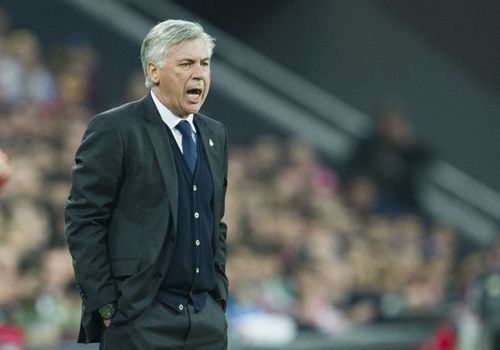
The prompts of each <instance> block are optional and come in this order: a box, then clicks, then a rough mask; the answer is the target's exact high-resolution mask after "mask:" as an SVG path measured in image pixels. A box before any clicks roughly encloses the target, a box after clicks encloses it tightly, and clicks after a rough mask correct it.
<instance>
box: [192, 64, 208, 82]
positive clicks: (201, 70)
mask: <svg viewBox="0 0 500 350" xmlns="http://www.w3.org/2000/svg"><path fill="white" fill-rule="evenodd" d="M209 73H210V69H209V67H208V66H206V65H204V63H201V62H198V63H197V64H195V65H194V67H193V77H194V78H195V79H202V78H204V77H206V76H207V75H208V74H209Z"/></svg>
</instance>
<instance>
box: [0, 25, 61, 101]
mask: <svg viewBox="0 0 500 350" xmlns="http://www.w3.org/2000/svg"><path fill="white" fill-rule="evenodd" d="M6 51H7V52H6V54H4V55H3V56H2V57H0V101H2V103H3V104H7V105H11V106H18V105H21V104H23V103H31V102H36V103H40V104H42V105H43V104H45V105H47V104H50V103H52V102H54V100H55V98H56V89H55V83H54V80H53V78H52V76H51V74H50V73H49V71H48V70H47V69H46V68H45V66H44V65H43V63H42V61H41V57H40V44H39V41H38V38H37V36H36V35H35V34H34V33H32V32H30V31H28V30H15V31H12V32H10V33H9V35H8V37H7V45H6Z"/></svg>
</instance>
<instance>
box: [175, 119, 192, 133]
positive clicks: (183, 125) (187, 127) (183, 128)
mask: <svg viewBox="0 0 500 350" xmlns="http://www.w3.org/2000/svg"><path fill="white" fill-rule="evenodd" d="M176 128H177V130H179V131H180V132H181V134H182V136H184V137H192V135H193V131H192V129H191V124H189V122H188V121H187V120H182V121H180V122H179V124H177V126H176Z"/></svg>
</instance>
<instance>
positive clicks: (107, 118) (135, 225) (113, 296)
mask: <svg viewBox="0 0 500 350" xmlns="http://www.w3.org/2000/svg"><path fill="white" fill-rule="evenodd" d="M194 122H195V125H196V127H197V130H198V135H199V139H200V140H201V144H202V147H203V149H204V151H205V153H206V155H207V159H208V164H209V168H210V171H211V173H212V178H213V185H214V196H213V203H212V208H213V214H214V219H215V220H214V222H215V227H214V236H213V237H214V242H213V245H214V247H215V250H214V251H215V255H214V261H215V271H216V281H217V287H216V290H214V292H213V296H214V298H216V299H218V300H220V301H221V302H222V304H224V305H225V301H226V300H227V277H226V274H225V263H226V253H225V250H226V249H225V247H226V246H225V241H226V233H227V227H226V225H225V224H224V223H223V222H222V217H223V215H224V199H225V193H226V187H227V158H228V151H227V133H226V129H225V128H224V126H223V125H222V124H221V123H219V122H217V121H215V120H213V119H210V118H208V117H205V116H203V115H201V114H195V116H194ZM177 203H178V183H177V173H176V170H175V164H174V159H173V153H172V149H171V145H170V142H169V139H168V135H167V131H166V129H165V126H164V124H163V121H162V120H161V117H160V115H159V113H158V110H157V109H156V106H155V105H154V102H153V100H152V98H151V95H150V94H147V95H146V96H145V97H144V98H143V99H142V100H140V101H135V102H131V103H129V104H126V105H123V106H121V107H118V108H115V109H112V110H109V111H106V112H104V113H102V114H99V115H97V116H95V117H94V118H93V119H92V120H91V122H90V123H89V126H88V127H87V130H86V131H85V134H84V136H83V140H82V143H81V145H80V147H79V149H78V151H77V154H76V165H75V166H74V167H73V170H72V187H71V191H70V195H69V198H68V201H67V203H66V208H65V221H66V237H67V242H68V246H69V249H70V252H71V255H72V257H73V265H74V270H75V278H76V282H77V285H78V287H79V288H80V291H81V293H80V294H81V296H82V299H83V311H82V325H81V329H80V336H79V339H78V341H79V342H85V343H87V342H98V341H99V339H100V336H101V333H102V329H103V323H102V320H101V319H100V316H99V314H98V313H97V310H98V308H99V307H100V306H102V305H105V304H107V303H109V302H112V301H117V302H118V311H117V313H116V314H115V316H114V318H113V323H114V324H120V323H122V322H123V323H126V322H127V321H128V320H131V319H133V318H134V317H136V316H137V315H138V314H139V313H140V312H141V311H143V310H144V309H145V308H146V307H147V306H148V305H149V304H150V303H151V301H152V299H153V298H154V296H155V294H156V292H157V290H158V288H159V286H160V283H161V281H162V277H163V276H164V275H165V273H166V271H167V269H168V266H169V264H170V260H171V257H172V253H173V248H174V244H173V242H174V241H175V239H176V232H177V230H176V227H177V210H178V208H177Z"/></svg>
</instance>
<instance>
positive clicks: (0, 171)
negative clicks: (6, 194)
mask: <svg viewBox="0 0 500 350" xmlns="http://www.w3.org/2000/svg"><path fill="white" fill-rule="evenodd" d="M11 173H12V165H11V161H10V157H9V155H8V154H7V153H5V152H4V151H3V150H2V149H0V193H1V192H2V190H3V188H4V187H5V185H6V184H7V181H9V178H10V175H11Z"/></svg>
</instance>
